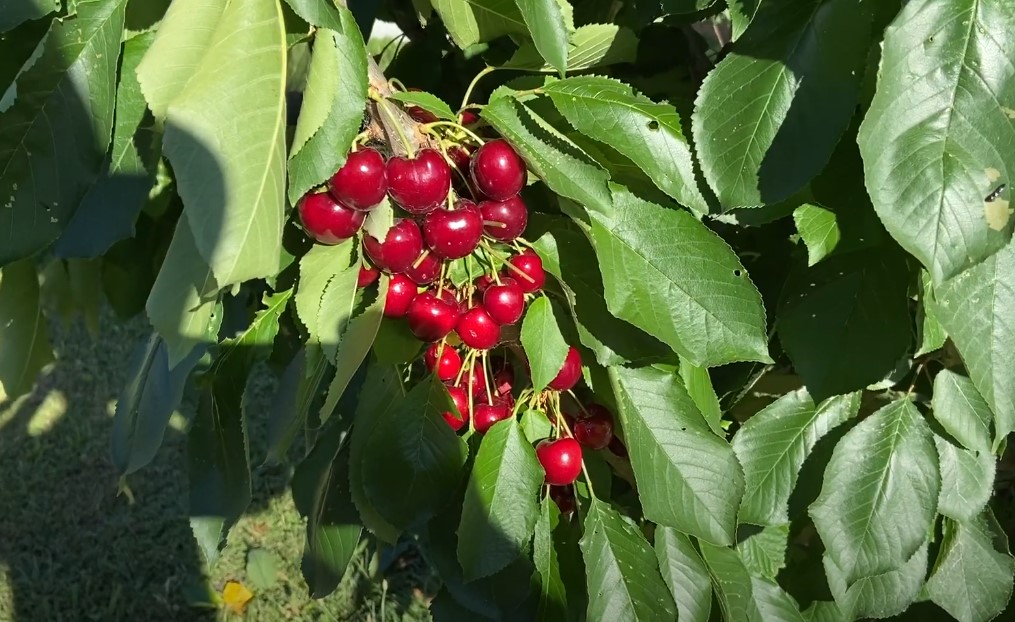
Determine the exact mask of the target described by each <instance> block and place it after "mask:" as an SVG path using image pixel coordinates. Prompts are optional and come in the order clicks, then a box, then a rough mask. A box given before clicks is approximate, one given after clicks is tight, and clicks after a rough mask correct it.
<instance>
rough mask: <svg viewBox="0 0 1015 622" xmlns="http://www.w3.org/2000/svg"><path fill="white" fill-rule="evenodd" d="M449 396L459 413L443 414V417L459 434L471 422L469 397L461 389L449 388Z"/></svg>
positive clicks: (449, 412)
mask: <svg viewBox="0 0 1015 622" xmlns="http://www.w3.org/2000/svg"><path fill="white" fill-rule="evenodd" d="M448 395H450V396H451V401H452V402H453V403H454V405H455V408H456V409H457V410H458V412H457V413H456V412H452V411H448V412H444V413H441V416H442V417H444V421H447V422H448V425H449V426H451V429H452V430H454V431H455V432H457V431H459V430H461V429H462V428H463V427H465V424H466V423H468V421H469V396H468V394H467V393H466V392H465V389H463V388H461V387H448Z"/></svg>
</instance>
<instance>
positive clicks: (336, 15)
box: [285, 0, 355, 47]
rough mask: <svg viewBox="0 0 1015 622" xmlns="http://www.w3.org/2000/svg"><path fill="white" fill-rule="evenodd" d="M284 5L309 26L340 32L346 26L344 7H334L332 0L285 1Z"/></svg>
mask: <svg viewBox="0 0 1015 622" xmlns="http://www.w3.org/2000/svg"><path fill="white" fill-rule="evenodd" d="M285 3H286V4H288V5H289V7H290V8H291V9H292V10H293V12H294V13H296V14H297V15H299V16H300V17H302V18H303V21H305V22H306V23H308V24H310V25H311V26H318V27H320V28H329V29H331V30H333V31H335V32H342V29H343V28H344V27H345V25H346V22H345V20H344V17H345V16H344V15H343V13H345V10H344V7H341V6H339V7H336V6H335V3H334V2H333V1H332V0H285ZM353 23H354V24H355V22H353ZM315 47H316V44H315Z"/></svg>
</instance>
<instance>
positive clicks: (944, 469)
mask: <svg viewBox="0 0 1015 622" xmlns="http://www.w3.org/2000/svg"><path fill="white" fill-rule="evenodd" d="M934 445H935V446H936V447H937V455H938V461H939V462H940V465H941V496H940V497H939V498H938V503H937V511H938V512H939V513H941V515H943V516H948V517H950V518H954V519H955V520H959V521H969V520H972V519H973V518H975V517H976V516H977V515H978V514H979V513H980V512H982V511H983V508H984V506H986V505H987V501H989V500H990V495H991V493H993V492H994V471H995V468H996V466H995V460H994V454H992V453H990V452H989V451H979V452H977V451H970V450H968V449H963V448H962V447H956V446H955V445H953V444H951V443H950V442H948V441H947V440H945V439H944V438H942V437H940V436H938V435H936V434H935V435H934Z"/></svg>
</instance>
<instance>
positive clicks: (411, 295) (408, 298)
mask: <svg viewBox="0 0 1015 622" xmlns="http://www.w3.org/2000/svg"><path fill="white" fill-rule="evenodd" d="M415 298H416V284H415V283H413V282H412V280H411V279H410V278H409V277H407V276H405V275H404V274H392V275H391V281H390V282H389V283H388V294H387V296H385V298H384V315H385V316H387V317H402V316H404V315H405V314H406V313H407V312H408V311H409V306H410V305H411V304H412V301H413V300H415Z"/></svg>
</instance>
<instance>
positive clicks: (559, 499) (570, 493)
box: [550, 486, 576, 516]
mask: <svg viewBox="0 0 1015 622" xmlns="http://www.w3.org/2000/svg"><path fill="white" fill-rule="evenodd" d="M550 498H551V499H553V502H554V503H556V504H557V507H558V508H559V509H560V513H561V514H563V515H565V516H567V515H568V514H570V513H572V512H574V510H575V507H576V503H575V498H574V487H573V486H551V487H550Z"/></svg>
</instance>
